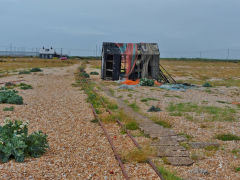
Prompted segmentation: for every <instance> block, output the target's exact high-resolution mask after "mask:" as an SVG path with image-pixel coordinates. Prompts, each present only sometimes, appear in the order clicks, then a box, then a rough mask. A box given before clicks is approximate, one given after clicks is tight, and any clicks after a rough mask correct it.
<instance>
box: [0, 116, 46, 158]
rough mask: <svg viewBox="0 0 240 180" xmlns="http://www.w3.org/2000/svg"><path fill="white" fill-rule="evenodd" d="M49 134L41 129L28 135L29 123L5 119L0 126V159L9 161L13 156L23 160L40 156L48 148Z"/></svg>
mask: <svg viewBox="0 0 240 180" xmlns="http://www.w3.org/2000/svg"><path fill="white" fill-rule="evenodd" d="M48 147H49V146H48V142H47V135H46V134H44V133H42V132H41V131H38V132H34V133H32V134H31V135H29V136H28V123H25V122H22V121H19V120H18V121H14V122H13V121H11V120H9V119H7V120H5V124H4V125H3V126H0V161H1V162H3V163H5V162H8V161H9V159H10V158H11V157H14V159H15V160H16V161H17V162H23V161H24V159H25V157H27V156H31V157H35V158H36V157H40V156H41V155H43V154H44V153H45V152H46V150H47V148H48Z"/></svg>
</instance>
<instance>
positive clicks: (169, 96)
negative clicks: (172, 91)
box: [164, 94, 182, 99]
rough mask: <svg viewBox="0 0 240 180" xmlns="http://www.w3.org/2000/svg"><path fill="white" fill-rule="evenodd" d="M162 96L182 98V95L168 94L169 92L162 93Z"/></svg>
mask: <svg viewBox="0 0 240 180" xmlns="http://www.w3.org/2000/svg"><path fill="white" fill-rule="evenodd" d="M164 97H172V98H174V97H175V98H178V99H182V97H181V96H179V95H169V94H164Z"/></svg>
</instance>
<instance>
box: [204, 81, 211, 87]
mask: <svg viewBox="0 0 240 180" xmlns="http://www.w3.org/2000/svg"><path fill="white" fill-rule="evenodd" d="M202 86H203V87H212V85H211V84H210V83H209V82H205V83H204V84H203V85H202Z"/></svg>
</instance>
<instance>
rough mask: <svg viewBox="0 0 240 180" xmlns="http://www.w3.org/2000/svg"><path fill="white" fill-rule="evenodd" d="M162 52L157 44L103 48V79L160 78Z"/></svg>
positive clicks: (121, 45) (109, 43)
mask: <svg viewBox="0 0 240 180" xmlns="http://www.w3.org/2000/svg"><path fill="white" fill-rule="evenodd" d="M159 61H160V52H159V49H158V45H157V44H156V43H112V42H104V43H103V47H102V67H101V78H102V79H109V80H119V79H120V78H124V77H125V78H128V79H132V80H136V79H139V78H152V79H158V78H159V73H160V69H159Z"/></svg>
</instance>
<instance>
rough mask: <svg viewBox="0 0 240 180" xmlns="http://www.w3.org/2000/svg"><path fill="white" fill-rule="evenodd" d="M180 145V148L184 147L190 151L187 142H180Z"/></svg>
mask: <svg viewBox="0 0 240 180" xmlns="http://www.w3.org/2000/svg"><path fill="white" fill-rule="evenodd" d="M179 144H180V146H182V147H184V148H186V149H190V145H189V144H188V143H186V142H180V143H179Z"/></svg>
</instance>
